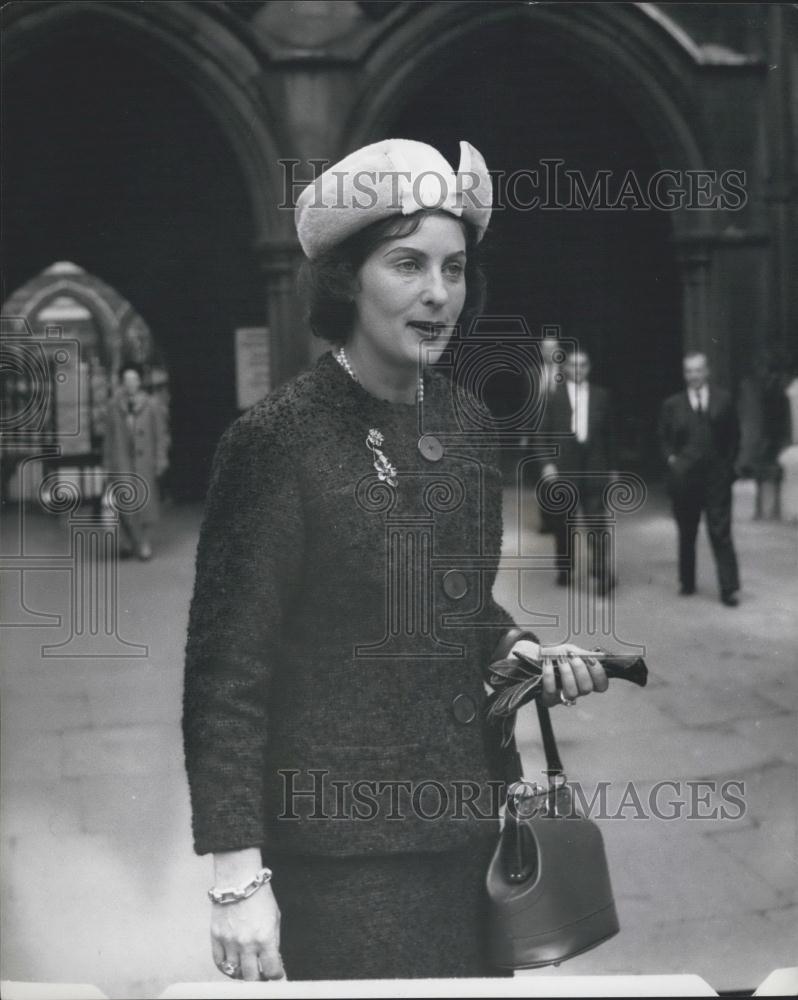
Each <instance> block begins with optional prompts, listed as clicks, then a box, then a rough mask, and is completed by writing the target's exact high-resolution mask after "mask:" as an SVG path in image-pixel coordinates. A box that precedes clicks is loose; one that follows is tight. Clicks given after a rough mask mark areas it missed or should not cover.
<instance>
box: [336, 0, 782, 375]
mask: <svg viewBox="0 0 798 1000" xmlns="http://www.w3.org/2000/svg"><path fill="white" fill-rule="evenodd" d="M502 23H504V24H508V25H513V26H514V27H517V29H518V30H519V31H525V30H526V31H530V32H534V33H536V34H539V35H541V36H544V37H545V38H546V39H547V42H548V44H550V45H551V46H553V47H555V48H557V49H558V50H560V51H562V52H563V53H567V54H568V55H569V56H570V57H571V58H573V59H575V60H578V61H579V63H580V65H581V66H583V67H584V69H585V70H586V71H587V72H592V73H595V74H596V75H597V77H598V78H600V79H601V80H602V81H603V82H605V83H606V85H607V86H608V87H609V88H611V89H612V90H613V91H614V92H615V94H616V96H617V99H618V101H619V102H620V103H621V104H623V105H624V106H625V107H626V108H627V109H628V111H629V113H630V114H631V115H632V116H633V117H634V118H635V120H636V121H637V123H638V125H639V127H640V129H641V132H642V133H643V134H644V135H645V137H646V139H647V141H648V143H649V145H650V146H651V148H652V150H653V151H654V154H655V156H656V158H657V161H658V163H659V164H660V166H661V167H666V168H668V169H672V170H676V171H680V172H685V171H703V170H705V169H707V168H710V167H714V166H717V163H718V162H720V163H721V164H723V158H724V156H725V155H726V150H723V149H720V150H719V146H718V141H717V137H716V136H714V135H713V133H712V131H711V130H709V129H707V127H706V121H705V119H703V118H702V110H703V109H702V106H701V101H702V99H703V100H704V102H705V103H706V101H707V94H709V93H710V91H711V88H712V87H713V86H718V84H717V81H718V80H721V79H729V78H732V77H734V76H735V75H736V76H737V77H742V76H743V75H744V74H750V73H751V71H753V72H754V73H757V74H760V71H761V65H760V63H761V60H757V59H755V58H752V57H748V56H745V55H740V54H738V53H734V52H731V51H729V50H725V49H720V48H719V47H712V46H701V45H698V44H696V43H695V42H694V41H693V40H692V39H691V38H690V37H689V36H688V35H687V34H686V32H685V31H684V30H682V29H681V28H680V27H679V26H678V25H677V24H676V23H675V22H674V21H673V20H672V19H671V18H669V17H668V15H667V14H666V13H665V12H664V11H663V10H662V8H660V7H658V6H657V5H654V4H612V5H592V4H519V3H514V2H497V3H491V4H487V3H454V4H445V5H443V4H441V5H438V4H431V5H429V6H428V7H427V8H426V9H425V10H424V11H423V12H421V13H418V14H417V15H416V16H414V17H412V18H411V17H408V18H405V19H404V20H403V21H402V22H401V23H398V24H395V25H393V26H392V30H391V33H390V35H386V36H385V37H384V38H383V39H382V40H381V43H380V44H379V45H377V46H375V47H374V48H373V49H372V50H371V52H370V54H369V56H368V58H367V62H366V67H365V73H364V77H363V83H362V87H361V90H360V96H359V98H358V100H356V101H355V102H354V104H353V108H352V111H351V113H350V115H349V118H348V124H347V127H346V129H345V133H344V135H345V141H344V143H343V148H344V150H349V149H354V148H357V147H358V146H360V145H362V144H364V143H366V142H370V141H375V140H376V139H379V138H383V137H385V136H386V135H387V134H388V132H389V131H390V127H391V124H392V123H393V122H394V121H395V120H396V118H397V108H400V107H402V105H403V104H405V103H407V102H409V101H411V100H412V99H414V98H415V96H416V95H418V94H419V93H420V92H423V90H424V88H425V87H426V86H428V85H429V84H430V83H431V82H432V81H433V80H435V79H441V78H442V76H443V75H444V74H445V72H446V68H447V66H449V65H451V64H452V63H453V62H454V61H455V60H456V59H457V58H459V57H460V55H461V54H462V52H463V51H469V47H471V50H473V48H474V47H475V45H478V40H479V38H480V33H481V32H484V31H485V30H486V28H487V27H489V26H491V25H496V24H502ZM475 74H476V75H477V77H478V74H479V62H478V58H476V57H475ZM708 80H709V81H710V83H709V84H707V81H708ZM702 86H706V87H707V90H706V92H702V91H701V87H702ZM713 96H714V98H715V99H716V100H717V93H716V92H715V93H714V95H713ZM752 130H753V131H754V132H755V128H753V129H752ZM721 215H722V214H721V213H716V218H713V219H709V220H708V219H707V218H706V215H705V214H702V213H697V212H690V211H686V210H684V209H679V210H676V211H673V212H672V213H670V222H671V239H672V241H673V244H674V257H675V259H676V261H677V263H678V267H679V272H680V287H681V293H682V323H681V326H682V329H681V338H680V341H681V345H682V346H683V347H684V348H685V349H701V350H704V351H705V352H706V353H707V354H708V355H709V357H710V359H711V361H712V362H713V367H714V368H715V370H716V372H717V374H718V375H719V376H720V378H721V379H722V380H724V381H725V380H728V379H729V377H730V376H731V374H732V370H731V367H730V354H731V353H732V352H731V351H730V349H729V341H728V339H727V338H726V337H724V330H723V326H722V318H721V312H722V310H721V308H719V302H718V297H719V295H722V294H723V290H724V289H725V288H728V286H729V284H730V282H731V278H730V271H731V267H730V265H729V264H728V263H727V262H726V257H724V256H723V253H721V252H720V251H724V250H726V249H728V248H732V249H734V248H735V247H737V246H741V247H743V248H744V247H756V246H757V245H761V244H762V243H763V242H765V243H766V242H767V237H766V236H763V233H762V229H763V224H762V213H761V211H759V206H758V205H757V206H755V207H754V209H753V210H752V212H751V213H750V216H749V217H748V218H747V219H746V224H745V231H744V232H743V233H742V235H741V234H740V231H739V229H738V227H737V219H729V218H728V216H727V217H725V218H723V217H721ZM726 256H728V255H726ZM738 256H739V257H740V258H742V254H740V255H738ZM721 258H722V264H721V266H722V267H723V268H724V269H725V270H724V271H720V267H719V266H718V260H719V259H721ZM737 266H738V267H739V264H738V265H737ZM756 266H757V269H758V270H757V274H756V276H755V277H753V278H752V279H751V281H752V283H753V282H756V283H757V285H756V289H755V294H758V293H759V292H760V286H761V285H762V281H763V263H762V258H761V256H760V257H758V258H757V265H756ZM715 272H719V273H718V274H715ZM713 274H715V277H714V284H715V286H716V288H715V290H713V289H712V284H713ZM719 290H720V291H719Z"/></svg>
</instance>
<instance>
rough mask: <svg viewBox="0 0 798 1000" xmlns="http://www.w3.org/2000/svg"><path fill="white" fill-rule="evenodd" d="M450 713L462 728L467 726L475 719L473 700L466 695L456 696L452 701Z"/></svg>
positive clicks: (475, 709) (475, 711)
mask: <svg viewBox="0 0 798 1000" xmlns="http://www.w3.org/2000/svg"><path fill="white" fill-rule="evenodd" d="M452 713H453V715H454V717H455V719H457V721H458V722H459V723H460V725H462V726H467V725H468V724H469V722H473V721H474V719H476V717H477V706H476V704H475V702H474V699H473V698H472V697H470V696H469V695H467V694H458V695H455V697H454V698H453V699H452Z"/></svg>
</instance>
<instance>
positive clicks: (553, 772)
mask: <svg viewBox="0 0 798 1000" xmlns="http://www.w3.org/2000/svg"><path fill="white" fill-rule="evenodd" d="M535 708H536V709H537V712H538V722H539V723H540V735H541V736H542V737H543V752H544V753H545V755H546V777H547V778H548V779H549V790H551V789H552V788H553V786H554V783H555V780H556V779H557V778H564V777H565V772H564V770H563V766H562V761H561V760H560V751H559V750H558V749H557V741H556V740H555V738H554V728H553V726H552V724H551V715H550V714H549V710H548V708H546V706H545V705H541V703H540V699H538V698H536V699H535Z"/></svg>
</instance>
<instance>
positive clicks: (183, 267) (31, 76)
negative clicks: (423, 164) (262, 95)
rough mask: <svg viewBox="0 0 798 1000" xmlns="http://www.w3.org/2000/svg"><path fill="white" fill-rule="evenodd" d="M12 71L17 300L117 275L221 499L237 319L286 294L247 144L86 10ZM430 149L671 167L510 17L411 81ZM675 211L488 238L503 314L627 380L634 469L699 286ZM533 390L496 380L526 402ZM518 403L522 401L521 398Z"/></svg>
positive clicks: (8, 131)
mask: <svg viewBox="0 0 798 1000" xmlns="http://www.w3.org/2000/svg"><path fill="white" fill-rule="evenodd" d="M76 24H77V27H76V28H75V29H73V30H72V31H71V32H70V33H68V34H63V35H60V36H58V37H57V38H56V39H54V40H53V41H52V43H51V44H49V45H48V46H47V47H43V48H41V49H39V50H38V51H37V52H36V53H35V55H32V56H30V57H29V58H27V59H25V60H23V61H21V62H20V63H19V64H16V65H14V66H13V67H12V68H11V69H9V70H8V71H7V72H6V73H5V74H4V98H3V134H4V154H3V164H2V175H3V203H4V205H5V210H4V217H3V248H4V255H3V276H2V280H3V286H2V298H3V300H5V299H6V298H7V297H8V296H9V295H10V294H11V292H12V291H14V289H16V288H17V287H18V286H20V285H22V284H23V283H24V282H25V281H27V280H28V279H29V278H31V277H33V276H34V275H35V274H37V273H38V272H39V271H41V270H42V269H43V268H45V267H47V266H48V265H49V264H51V263H53V262H54V261H56V260H71V261H73V262H74V263H76V264H78V265H80V266H81V267H83V268H85V269H86V270H87V271H89V272H90V273H93V274H96V275H97V276H98V277H100V278H102V279H103V280H104V281H106V282H107V283H109V284H111V285H113V286H114V287H115V288H117V289H118V290H119V292H120V293H121V294H122V295H123V296H125V298H127V299H128V300H129V301H130V302H131V303H132V304H133V306H134V307H135V308H136V309H137V310H138V311H139V312H140V313H141V314H142V315H143V317H144V318H145V320H146V321H147V323H148V324H149V326H150V328H151V330H152V332H153V335H154V337H155V338H156V340H157V342H158V343H159V345H160V348H161V350H162V352H163V355H164V357H165V360H166V364H167V366H168V369H169V372H170V379H171V388H172V401H173V412H172V423H173V440H174V445H173V455H172V473H171V479H172V488H173V490H174V492H175V495H176V496H178V497H185V498H190V497H197V496H201V495H202V493H203V491H204V488H205V485H206V481H207V471H208V462H209V459H210V456H211V454H212V452H213V448H214V445H215V442H216V440H217V438H218V436H219V434H220V433H221V431H222V429H223V428H224V426H225V425H226V424H227V423H228V422H229V420H230V419H232V418H233V417H234V416H235V414H236V410H235V386H234V355H233V331H234V330H235V328H236V327H237V326H241V325H250V324H251V325H262V324H263V322H264V319H265V318H264V309H265V302H266V297H265V294H264V292H263V289H262V285H261V279H260V277H259V275H258V271H257V266H256V262H255V258H254V254H253V251H252V237H253V228H252V223H251V218H250V210H249V205H248V200H247V194H246V189H245V184H244V179H243V177H242V175H241V172H240V169H239V166H238V164H237V162H236V159H235V156H234V154H233V152H232V150H231V148H230V146H229V144H228V143H227V140H226V139H225V137H224V136H223V135H222V133H221V132H220V130H219V128H218V126H217V125H216V124H215V123H214V121H213V120H212V118H211V117H210V115H209V114H208V113H207V112H206V111H205V109H204V108H203V107H202V106H201V104H200V103H199V102H198V100H197V99H196V97H195V96H194V95H193V94H192V93H191V91H190V90H189V89H188V87H187V86H186V85H185V84H184V83H183V82H181V81H180V80H178V79H177V78H176V77H175V76H173V75H172V74H171V73H170V72H169V71H168V70H167V69H166V68H164V67H163V66H161V65H160V64H158V63H156V62H155V61H153V60H151V59H150V58H149V57H148V56H147V55H146V54H145V53H143V52H142V51H141V50H140V49H134V48H132V47H128V46H127V45H126V44H125V43H124V42H123V41H122V40H117V39H115V38H114V37H113V34H112V32H111V31H110V30H109V28H108V25H107V23H105V24H103V27H102V29H101V31H97V30H92V27H91V23H90V22H89V21H87V22H76ZM389 131H390V132H391V133H392V134H394V135H401V136H405V137H408V138H417V139H421V140H425V141H429V142H431V143H433V144H434V145H436V146H438V147H439V148H440V149H441V150H442V151H443V152H444V154H445V155H446V156H447V157H448V158H449V159H450V161H452V162H453V163H454V165H455V166H456V164H457V162H458V158H459V150H458V146H457V140H459V139H460V138H467V139H468V140H469V141H470V142H472V143H473V144H474V145H475V146H476V147H477V148H478V149H480V150H481V151H482V153H483V154H484V156H485V158H486V160H487V162H488V164H489V166H490V167H491V169H493V170H503V171H506V172H507V173H511V172H512V171H513V170H517V169H519V168H535V167H537V166H539V163H540V160H541V159H542V158H555V157H559V158H561V159H563V160H564V161H565V166H566V167H568V168H571V169H579V170H582V171H583V172H584V173H585V175H586V177H587V179H588V180H590V178H591V177H592V176H593V174H594V173H595V171H596V170H597V169H600V168H605V169H609V170H612V171H613V174H614V175H616V177H621V176H623V174H624V173H625V172H626V171H627V170H629V169H634V170H635V171H636V172H637V173H638V176H639V177H641V178H642V179H643V181H645V179H646V178H648V177H649V176H650V175H651V174H652V173H653V172H654V171H655V170H656V169H657V168H658V166H669V165H668V164H657V163H656V161H655V158H654V156H653V153H652V151H651V150H650V148H649V146H648V145H647V143H646V141H645V138H644V136H643V133H642V132H641V129H640V128H639V126H638V125H637V123H636V122H634V121H633V120H632V119H631V118H630V117H629V115H628V114H627V113H626V111H625V110H624V107H623V104H622V103H621V101H620V100H619V98H618V97H617V96H616V95H613V94H612V93H610V91H609V90H608V89H607V88H606V86H605V85H604V83H603V81H602V80H601V79H600V77H597V76H596V75H595V73H593V74H591V75H588V74H587V73H586V72H585V71H584V70H583V69H582V68H581V67H580V66H579V65H577V64H576V63H571V62H568V61H567V60H565V59H563V58H562V57H561V56H560V55H559V53H558V52H557V51H556V49H555V47H554V46H553V45H546V44H544V43H543V42H541V40H540V39H538V38H535V37H534V36H531V35H528V34H527V33H526V32H518V31H516V30H514V29H512V30H511V29H508V28H506V27H503V28H501V29H496V30H484V31H482V32H480V34H479V35H478V36H474V38H473V40H472V41H471V42H469V44H468V45H466V46H464V47H463V48H462V49H461V51H459V52H458V53H457V54H456V56H455V58H454V59H453V60H450V61H449V62H448V63H447V64H446V65H442V66H441V70H440V73H439V75H438V76H437V77H436V78H433V79H431V80H425V81H424V82H423V87H422V88H421V89H419V90H417V91H416V92H413V91H412V88H411V89H410V90H409V92H408V95H407V100H406V102H405V103H404V106H403V107H401V108H397V116H396V119H395V121H394V122H393V123H392V127H391V128H390V130H389ZM669 237H670V221H669V218H668V216H667V215H666V214H665V213H662V212H653V211H643V212H633V211H622V212H607V211H600V210H592V211H565V210H558V211H550V212H548V211H541V210H536V211H533V212H518V211H507V210H504V211H502V210H497V211H496V212H495V213H494V217H493V220H492V223H491V231H490V234H489V238H488V240H486V242H485V249H484V254H483V257H484V262H485V268H486V271H487V274H488V280H489V289H490V296H489V303H488V308H489V310H490V311H491V312H492V313H494V314H499V315H519V314H520V315H522V316H524V317H525V319H526V321H527V323H528V325H529V327H530V328H531V330H532V331H533V333H535V334H537V333H539V330H540V327H541V325H542V324H557V325H559V326H560V327H561V328H562V331H563V336H564V337H567V338H575V339H577V340H578V341H579V342H580V343H581V344H582V345H583V346H584V347H585V348H586V349H587V350H589V351H590V352H591V354H592V356H593V360H594V377H595V379H596V381H598V382H602V383H604V384H606V385H608V386H609V387H610V388H611V389H612V390H613V392H614V395H615V399H616V404H617V409H618V412H619V417H620V420H619V437H620V442H621V454H622V456H623V461H624V463H625V464H626V466H627V467H633V468H638V469H641V470H643V471H650V470H651V468H653V467H655V462H653V461H652V459H653V449H652V431H653V426H654V420H655V414H656V410H657V407H658V404H659V401H660V399H661V398H662V396H663V395H664V394H665V392H666V391H671V389H672V387H674V386H675V385H676V384H677V383H678V371H679V357H680V347H681V331H680V322H681V321H680V298H679V284H678V276H677V274H676V265H675V261H674V254H673V248H672V246H671V244H670V242H669ZM525 391H526V389H525V386H522V385H520V384H519V383H518V381H517V379H514V378H513V377H511V376H504V377H497V378H495V379H493V380H492V381H491V383H490V396H491V402H492V403H494V404H495V406H496V407H497V408H498V409H505V410H506V409H507V407H508V405H509V406H510V407H512V399H513V397H514V396H517V394H518V393H519V392H525ZM508 400H509V403H508Z"/></svg>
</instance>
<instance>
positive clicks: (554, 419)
mask: <svg viewBox="0 0 798 1000" xmlns="http://www.w3.org/2000/svg"><path fill="white" fill-rule="evenodd" d="M563 373H564V375H565V381H564V383H561V384H559V385H558V386H557V387H556V388H555V390H554V392H553V393H552V394H551V396H550V398H549V401H548V403H547V404H546V411H545V414H544V417H543V422H542V427H541V429H542V430H543V431H544V432H545V433H547V434H556V435H557V436H558V444H559V446H560V454H559V456H558V458H557V459H556V460H555V461H553V462H548V463H546V464H545V465H544V467H543V476H544V477H549V476H560V475H561V476H562V477H563V478H565V479H568V478H569V474H570V475H571V476H573V477H574V483H575V485H576V486H577V488H578V490H579V502H580V505H581V507H582V511H583V513H584V514H586V515H587V516H588V517H590V519H591V522H592V525H593V527H595V529H596V531H595V532H591V535H590V536H589V537H590V539H591V546H590V549H589V552H588V556H589V560H590V572H591V573H592V575H593V576H594V577H596V579H597V581H598V589H599V591H600V592H601V593H606V592H608V591H610V590H612V588H613V587H614V586H615V578H614V576H613V575H612V574H611V569H610V564H609V552H608V539H607V536H606V534H605V533H604V532H602V531H601V520H600V518H601V516H602V515H605V514H606V513H607V512H606V509H605V506H604V502H603V494H604V489H605V487H606V485H607V482H608V479H609V476H610V472H611V470H613V469H614V468H615V462H614V448H613V433H612V415H611V409H610V400H609V394H608V392H607V390H606V389H603V388H602V387H601V386H598V385H593V384H591V383H590V381H589V379H588V376H589V375H590V358H589V357H588V355H587V354H586V353H585V351H581V350H576V351H572V352H570V353H569V354H568V356H567V357H566V359H565V364H564V365H563ZM549 517H550V519H551V521H552V523H553V527H554V539H555V551H556V553H557V556H558V557H560V558H568V559H569V560H570V559H571V558H572V553H571V552H570V551H569V548H568V522H567V513H550V514H549ZM596 519H599V520H596ZM557 583H558V585H559V586H565V585H566V584H567V583H568V572H567V571H566V570H564V569H561V570H560V571H559V572H558V574H557Z"/></svg>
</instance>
